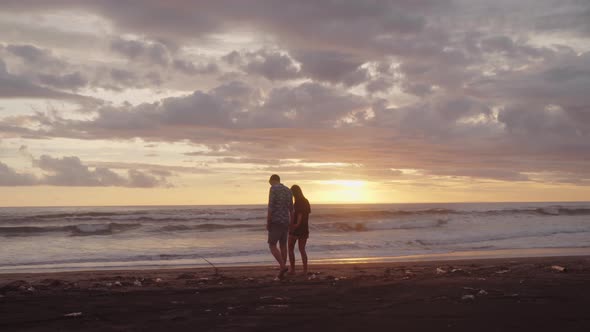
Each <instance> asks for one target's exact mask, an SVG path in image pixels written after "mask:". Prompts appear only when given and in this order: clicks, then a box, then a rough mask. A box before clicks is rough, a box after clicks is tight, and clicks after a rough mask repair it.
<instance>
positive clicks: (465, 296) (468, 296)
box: [461, 295, 475, 301]
mask: <svg viewBox="0 0 590 332" xmlns="http://www.w3.org/2000/svg"><path fill="white" fill-rule="evenodd" d="M461 300H462V301H473V300H475V296H473V295H463V296H461Z"/></svg>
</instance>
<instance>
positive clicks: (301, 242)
mask: <svg viewBox="0 0 590 332" xmlns="http://www.w3.org/2000/svg"><path fill="white" fill-rule="evenodd" d="M306 244H307V238H301V239H299V253H301V261H302V262H303V274H307V252H306V251H305V245H306Z"/></svg>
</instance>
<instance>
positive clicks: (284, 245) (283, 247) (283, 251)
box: [279, 241, 288, 268]
mask: <svg viewBox="0 0 590 332" xmlns="http://www.w3.org/2000/svg"><path fill="white" fill-rule="evenodd" d="M279 246H280V247H281V258H283V268H285V267H286V265H287V253H288V252H287V241H285V243H281V244H279Z"/></svg>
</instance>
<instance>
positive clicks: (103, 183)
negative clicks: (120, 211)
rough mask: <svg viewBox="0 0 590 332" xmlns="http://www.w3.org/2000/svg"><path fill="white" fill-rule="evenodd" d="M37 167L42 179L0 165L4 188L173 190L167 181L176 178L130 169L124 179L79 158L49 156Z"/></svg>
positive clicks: (36, 161) (35, 163)
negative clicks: (72, 187)
mask: <svg viewBox="0 0 590 332" xmlns="http://www.w3.org/2000/svg"><path fill="white" fill-rule="evenodd" d="M21 150H22V151H26V147H25V148H22V147H21ZM33 166H34V167H36V168H38V169H40V170H42V171H43V175H42V176H41V177H37V176H35V175H32V174H26V173H17V172H16V171H15V170H13V169H12V168H10V167H9V166H8V165H6V164H4V163H1V162H0V186H34V185H51V186H74V187H79V186H84V187H111V186H112V187H131V188H151V187H161V186H170V184H169V183H168V182H167V180H166V178H167V177H169V176H171V175H172V173H170V172H164V171H158V170H156V171H154V172H151V173H152V174H153V175H150V174H148V173H146V172H143V171H140V170H136V169H129V170H128V171H127V176H122V175H119V174H118V173H116V172H114V171H112V170H111V169H108V168H105V167H95V168H93V169H91V168H90V167H88V166H87V165H85V164H83V163H82V161H81V160H80V158H78V157H62V158H54V157H51V156H48V155H42V156H41V157H39V159H33Z"/></svg>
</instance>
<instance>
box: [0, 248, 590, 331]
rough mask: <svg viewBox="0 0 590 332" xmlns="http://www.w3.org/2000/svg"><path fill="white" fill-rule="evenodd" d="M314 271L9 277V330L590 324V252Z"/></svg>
mask: <svg viewBox="0 0 590 332" xmlns="http://www.w3.org/2000/svg"><path fill="white" fill-rule="evenodd" d="M554 265H558V266H560V267H564V268H565V271H560V269H559V268H557V267H552V266H554ZM310 271H311V272H312V273H311V274H309V275H307V276H303V275H296V276H288V277H287V278H286V279H284V280H282V281H277V280H274V278H275V275H276V273H277V269H276V268H274V267H270V266H260V267H231V268H221V269H219V271H218V272H219V273H218V274H215V273H214V270H213V269H212V268H200V269H168V270H141V271H87V272H69V273H41V274H2V275H0V331H271V330H273V331H299V330H308V331H335V330H339V331H358V330H363V331H386V330H387V331H390V330H391V331H441V330H444V331H590V309H589V308H590V257H588V256H582V257H554V258H510V259H478V260H464V261H436V262H416V263H412V262H401V263H371V264H342V265H315V266H311V267H310Z"/></svg>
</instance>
